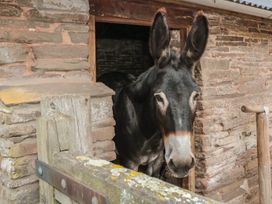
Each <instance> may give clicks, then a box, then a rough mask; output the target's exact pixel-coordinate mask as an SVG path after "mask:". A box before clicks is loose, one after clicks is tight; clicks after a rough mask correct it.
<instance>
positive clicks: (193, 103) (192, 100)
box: [189, 91, 200, 112]
mask: <svg viewBox="0 0 272 204" xmlns="http://www.w3.org/2000/svg"><path fill="white" fill-rule="evenodd" d="M199 96H200V93H199V92H197V91H193V93H192V95H191V97H190V99H189V105H190V108H191V110H192V112H195V110H196V104H197V99H198V98H199Z"/></svg>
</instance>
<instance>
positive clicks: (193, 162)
mask: <svg viewBox="0 0 272 204" xmlns="http://www.w3.org/2000/svg"><path fill="white" fill-rule="evenodd" d="M194 165H195V157H192V163H191V168H192V167H193V166H194Z"/></svg>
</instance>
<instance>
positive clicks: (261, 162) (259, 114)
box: [241, 106, 271, 204]
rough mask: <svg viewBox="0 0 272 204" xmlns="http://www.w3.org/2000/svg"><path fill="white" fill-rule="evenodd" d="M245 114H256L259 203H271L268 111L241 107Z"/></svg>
mask: <svg viewBox="0 0 272 204" xmlns="http://www.w3.org/2000/svg"><path fill="white" fill-rule="evenodd" d="M241 109H242V111H243V112H245V113H256V122H257V154H258V177H259V202H260V204H270V203H271V170H270V149H269V134H268V132H269V116H268V114H269V113H268V112H269V109H268V108H267V107H261V106H254V107H253V106H252V107H248V106H242V108H241Z"/></svg>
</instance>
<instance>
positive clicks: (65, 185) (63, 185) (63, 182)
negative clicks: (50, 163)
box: [60, 179, 67, 189]
mask: <svg viewBox="0 0 272 204" xmlns="http://www.w3.org/2000/svg"><path fill="white" fill-rule="evenodd" d="M60 184H61V187H62V188H63V189H66V187H67V183H66V181H65V180H64V179H61V181H60Z"/></svg>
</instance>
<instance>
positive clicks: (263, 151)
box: [256, 113, 271, 204]
mask: <svg viewBox="0 0 272 204" xmlns="http://www.w3.org/2000/svg"><path fill="white" fill-rule="evenodd" d="M256 120H257V153H258V175H259V176H258V178H259V189H260V191H259V195H260V196H259V201H260V204H271V170H270V149H269V135H268V121H269V118H268V115H267V114H266V113H257V116H256Z"/></svg>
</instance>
